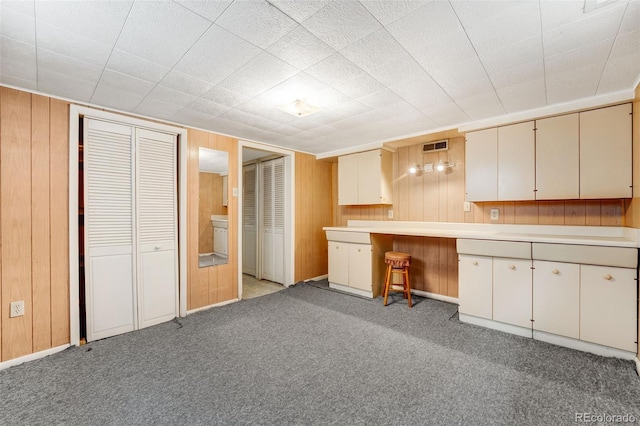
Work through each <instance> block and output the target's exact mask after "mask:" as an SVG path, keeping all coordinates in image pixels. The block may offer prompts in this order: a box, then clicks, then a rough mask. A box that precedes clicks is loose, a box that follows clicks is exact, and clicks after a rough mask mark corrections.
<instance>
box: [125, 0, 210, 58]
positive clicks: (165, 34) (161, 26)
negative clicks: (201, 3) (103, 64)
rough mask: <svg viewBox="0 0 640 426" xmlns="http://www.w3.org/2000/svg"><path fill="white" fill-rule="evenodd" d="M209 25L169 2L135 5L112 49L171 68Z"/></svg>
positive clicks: (199, 17) (206, 21) (201, 18)
mask: <svg viewBox="0 0 640 426" xmlns="http://www.w3.org/2000/svg"><path fill="white" fill-rule="evenodd" d="M210 25H211V22H209V21H208V20H206V19H204V18H203V17H201V16H199V15H197V14H195V13H193V12H191V11H189V10H187V9H185V8H184V7H181V6H180V5H178V4H176V3H173V2H156V1H143V2H136V3H135V4H134V5H133V8H132V9H131V13H130V14H129V17H128V19H127V22H126V24H125V26H124V28H123V29H122V32H121V33H120V37H119V38H118V43H117V44H116V48H117V49H119V50H122V51H125V52H127V53H130V54H132V55H134V56H139V57H141V58H144V59H147V60H149V61H151V62H155V63H157V64H160V65H163V66H166V67H172V66H173V65H174V64H175V63H176V62H178V60H179V59H180V58H181V57H182V56H183V55H184V54H185V53H186V52H187V51H188V50H189V48H190V47H191V46H192V45H193V44H194V43H195V42H196V41H197V40H198V38H200V36H201V35H202V34H203V33H204V32H205V31H206V30H207V28H209V26H210Z"/></svg>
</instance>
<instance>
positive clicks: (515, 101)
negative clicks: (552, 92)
mask: <svg viewBox="0 0 640 426" xmlns="http://www.w3.org/2000/svg"><path fill="white" fill-rule="evenodd" d="M497 92H498V96H499V97H500V100H501V101H502V104H503V105H504V107H505V109H506V111H507V113H513V112H518V111H527V110H530V109H534V108H540V107H543V106H546V105H547V97H546V94H545V93H546V92H545V82H544V78H539V79H536V80H523V81H522V82H520V83H517V84H513V85H511V86H505V87H502V88H499V89H497Z"/></svg>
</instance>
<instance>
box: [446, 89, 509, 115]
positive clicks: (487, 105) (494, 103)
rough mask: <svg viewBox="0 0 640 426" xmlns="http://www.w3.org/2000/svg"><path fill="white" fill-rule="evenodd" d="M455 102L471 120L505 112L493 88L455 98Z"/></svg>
mask: <svg viewBox="0 0 640 426" xmlns="http://www.w3.org/2000/svg"><path fill="white" fill-rule="evenodd" d="M456 103H457V104H458V106H459V107H460V109H462V111H464V113H465V114H467V116H469V118H471V119H472V120H480V119H483V118H488V117H497V116H500V115H504V114H506V111H505V108H504V107H503V106H502V103H501V102H500V99H499V98H498V95H497V94H496V92H495V91H493V90H491V91H489V92H485V93H478V94H476V95H473V96H468V97H463V98H460V99H456Z"/></svg>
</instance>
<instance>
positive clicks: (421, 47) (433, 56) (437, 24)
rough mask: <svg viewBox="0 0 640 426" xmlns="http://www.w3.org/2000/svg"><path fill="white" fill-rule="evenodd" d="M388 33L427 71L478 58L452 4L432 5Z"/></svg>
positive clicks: (400, 22)
mask: <svg viewBox="0 0 640 426" xmlns="http://www.w3.org/2000/svg"><path fill="white" fill-rule="evenodd" d="M386 28H387V30H388V31H389V33H390V34H391V35H392V36H393V37H394V38H395V39H396V40H398V42H399V43H400V44H402V45H403V46H404V47H405V48H406V49H407V51H409V53H410V54H411V55H412V56H413V57H414V58H415V59H416V61H417V62H418V63H419V64H420V65H421V66H422V67H423V68H424V69H426V70H427V71H430V70H431V69H433V68H438V67H442V66H445V65H448V64H449V63H450V62H451V61H463V60H465V59H469V58H472V57H474V56H476V52H475V50H474V49H473V46H472V45H471V43H470V42H469V39H468V38H467V35H466V33H465V32H464V29H463V28H462V26H461V25H460V22H459V21H458V18H457V17H456V14H455V13H454V11H453V10H452V9H451V5H450V4H449V2H433V3H430V4H428V5H426V6H424V7H422V8H420V9H418V10H417V11H416V12H414V13H412V14H410V15H408V16H406V17H404V18H401V19H398V20H397V21H395V22H393V23H392V24H390V25H388V26H387V27H386Z"/></svg>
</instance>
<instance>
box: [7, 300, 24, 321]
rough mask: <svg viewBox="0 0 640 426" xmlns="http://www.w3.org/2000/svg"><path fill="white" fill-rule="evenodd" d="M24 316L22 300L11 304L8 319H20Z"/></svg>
mask: <svg viewBox="0 0 640 426" xmlns="http://www.w3.org/2000/svg"><path fill="white" fill-rule="evenodd" d="M23 315H24V300H20V301H19V302H11V310H10V311H9V318H13V317H21V316H23Z"/></svg>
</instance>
